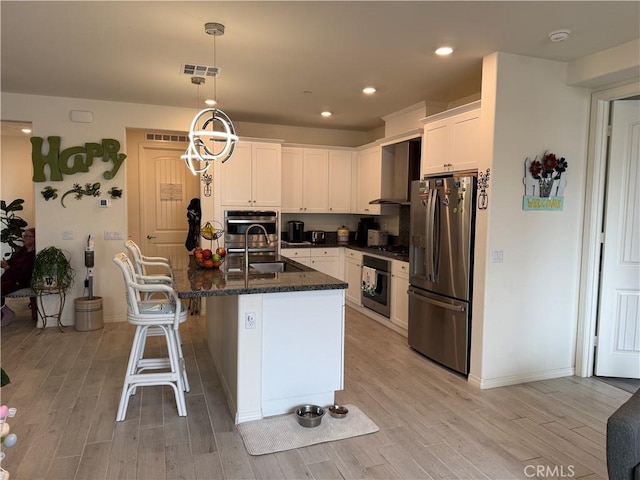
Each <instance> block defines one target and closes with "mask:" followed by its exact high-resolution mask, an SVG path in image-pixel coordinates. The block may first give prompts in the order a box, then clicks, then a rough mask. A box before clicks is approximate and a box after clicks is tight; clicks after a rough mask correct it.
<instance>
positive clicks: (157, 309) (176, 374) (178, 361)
mask: <svg viewBox="0 0 640 480" xmlns="http://www.w3.org/2000/svg"><path fill="white" fill-rule="evenodd" d="M113 262H114V263H115V264H116V265H117V266H118V267H119V268H120V269H121V270H122V275H123V278H124V282H125V289H126V297H127V321H128V322H129V323H131V324H132V325H135V326H136V330H135V334H134V338H133V344H132V346H131V352H130V354H129V362H128V364H127V370H126V373H125V379H124V384H123V387H122V395H121V397H120V405H119V407H118V413H117V415H116V421H118V422H120V421H122V420H124V419H125V416H126V412H127V406H128V404H129V398H130V397H131V396H132V395H135V393H136V388H137V387H146V386H157V385H168V386H170V387H171V388H172V389H173V391H174V395H175V399H176V406H177V410H178V415H179V416H181V417H182V416H186V415H187V407H186V402H185V397H184V392H185V391H189V382H188V380H187V373H186V369H185V365H184V357H183V354H182V348H181V347H180V337H179V326H180V323H181V322H184V321H185V320H186V318H187V311H186V310H185V309H184V308H183V307H182V303H181V302H180V299H179V298H178V295H177V293H176V291H175V290H174V289H173V288H172V287H171V286H169V285H166V284H162V283H158V282H154V283H144V276H139V275H136V274H135V271H134V267H133V265H132V263H131V261H130V260H129V258H128V257H127V255H126V254H125V253H119V254H116V255H115V256H114V257H113ZM147 294H149V295H154V294H159V295H160V296H161V298H159V299H156V298H149V297H147ZM143 298H145V300H141V299H143ZM147 298H148V299H147ZM148 335H154V336H157V335H159V336H164V338H165V340H166V345H167V357H161V358H145V357H144V350H145V344H146V338H147V336H148ZM160 369H162V370H167V371H164V372H149V370H160Z"/></svg>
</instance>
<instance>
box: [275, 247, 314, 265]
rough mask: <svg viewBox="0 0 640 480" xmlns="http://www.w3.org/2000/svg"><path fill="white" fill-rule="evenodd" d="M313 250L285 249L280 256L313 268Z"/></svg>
mask: <svg viewBox="0 0 640 480" xmlns="http://www.w3.org/2000/svg"><path fill="white" fill-rule="evenodd" d="M310 252H311V249H310V248H283V249H281V250H280V255H282V256H283V257H287V258H290V259H291V260H295V261H296V262H298V263H301V264H302V265H306V266H307V267H310V266H311V253H310Z"/></svg>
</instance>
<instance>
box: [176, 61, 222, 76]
mask: <svg viewBox="0 0 640 480" xmlns="http://www.w3.org/2000/svg"><path fill="white" fill-rule="evenodd" d="M181 71H182V73H183V74H184V75H190V76H193V75H198V76H201V77H216V76H218V75H220V68H219V67H210V66H208V65H197V64H195V63H185V64H183V65H182V69H181Z"/></svg>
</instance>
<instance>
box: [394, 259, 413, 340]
mask: <svg viewBox="0 0 640 480" xmlns="http://www.w3.org/2000/svg"><path fill="white" fill-rule="evenodd" d="M407 290H409V263H408V262H401V261H399V260H393V261H392V262H391V322H393V323H394V324H395V325H397V326H398V327H400V328H403V329H405V330H406V329H407V328H408V327H409V295H408V294H407Z"/></svg>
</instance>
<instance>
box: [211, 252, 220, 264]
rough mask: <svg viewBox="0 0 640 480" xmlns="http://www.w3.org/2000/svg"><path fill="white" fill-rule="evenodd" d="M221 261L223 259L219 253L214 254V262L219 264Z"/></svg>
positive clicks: (212, 257) (212, 258) (212, 256)
mask: <svg viewBox="0 0 640 480" xmlns="http://www.w3.org/2000/svg"><path fill="white" fill-rule="evenodd" d="M221 259H222V257H221V256H220V255H219V254H218V253H214V254H213V255H211V260H213V261H214V262H219V261H220V260H221Z"/></svg>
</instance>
